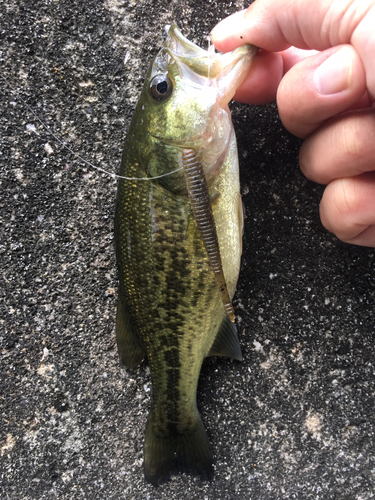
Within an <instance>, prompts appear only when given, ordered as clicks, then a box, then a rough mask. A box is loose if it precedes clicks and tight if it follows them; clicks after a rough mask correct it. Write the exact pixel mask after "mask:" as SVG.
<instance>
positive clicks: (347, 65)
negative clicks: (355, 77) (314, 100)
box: [314, 47, 353, 95]
mask: <svg viewBox="0 0 375 500" xmlns="http://www.w3.org/2000/svg"><path fill="white" fill-rule="evenodd" d="M352 70H353V55H352V50H351V49H350V48H349V47H342V48H341V49H339V50H338V51H337V52H335V53H334V54H332V55H331V56H330V57H329V58H328V59H326V60H325V61H324V62H323V63H322V64H321V65H320V66H318V68H317V69H316V70H315V73H314V83H315V87H316V89H317V91H318V92H319V94H322V95H330V94H337V93H338V92H342V91H343V90H346V89H348V88H349V87H350V86H351V82H352Z"/></svg>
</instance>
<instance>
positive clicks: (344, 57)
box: [277, 45, 366, 138]
mask: <svg viewBox="0 0 375 500" xmlns="http://www.w3.org/2000/svg"><path fill="white" fill-rule="evenodd" d="M365 90H366V80H365V73H364V68H363V65H362V62H361V59H360V58H359V56H358V54H357V52H356V50H355V49H354V48H353V47H352V46H351V45H342V46H339V47H333V48H330V49H328V50H325V51H324V52H319V53H317V54H316V55H313V56H311V57H308V58H307V59H304V60H303V61H300V62H299V63H297V64H296V65H295V66H293V67H292V68H291V69H290V70H289V71H288V72H287V73H286V75H285V76H284V78H283V79H282V81H281V83H280V86H279V88H278V92H277V104H278V108H279V113H280V118H281V120H282V122H283V124H284V126H285V127H286V128H287V129H288V130H289V131H290V132H292V133H293V134H295V135H297V136H298V137H302V138H304V137H307V136H308V135H309V134H310V133H311V132H313V131H314V130H316V129H317V128H318V127H320V126H321V125H322V123H324V122H325V121H326V120H328V119H329V118H331V117H332V116H335V115H337V114H338V113H342V112H343V111H346V110H347V109H348V108H349V107H350V106H351V105H353V104H354V103H355V102H356V101H358V100H359V99H360V98H361V97H362V95H363V94H364V92H365Z"/></svg>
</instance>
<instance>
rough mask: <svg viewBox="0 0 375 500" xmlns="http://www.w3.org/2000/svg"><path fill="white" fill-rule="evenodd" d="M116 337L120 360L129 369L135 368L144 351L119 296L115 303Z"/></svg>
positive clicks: (140, 360) (142, 357) (143, 355)
mask: <svg viewBox="0 0 375 500" xmlns="http://www.w3.org/2000/svg"><path fill="white" fill-rule="evenodd" d="M116 338H117V348H118V353H119V357H120V362H121V364H123V365H124V366H125V367H126V368H128V369H129V370H135V368H137V366H138V365H140V364H141V362H142V361H143V359H144V357H145V352H144V350H143V348H142V347H141V345H140V342H139V341H138V340H137V338H136V335H135V334H134V332H133V331H132V327H131V324H130V322H129V318H128V315H127V314H126V313H125V310H124V306H123V303H122V301H121V298H119V300H118V303H117V317H116Z"/></svg>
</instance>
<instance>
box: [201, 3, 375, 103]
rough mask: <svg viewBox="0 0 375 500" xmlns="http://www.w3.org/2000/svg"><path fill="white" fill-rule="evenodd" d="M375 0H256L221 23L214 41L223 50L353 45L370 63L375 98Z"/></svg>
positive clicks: (370, 85)
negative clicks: (247, 46) (249, 44)
mask: <svg viewBox="0 0 375 500" xmlns="http://www.w3.org/2000/svg"><path fill="white" fill-rule="evenodd" d="M374 26H375V0H361V1H360V2H358V1H356V0H347V1H345V2H340V1H335V2H332V0H316V1H314V2H307V1H306V2H301V1H300V0H257V1H256V2H254V3H253V4H252V5H250V7H249V8H248V9H247V10H246V11H241V12H238V13H236V14H235V15H234V16H231V17H229V18H227V19H224V21H222V22H221V23H219V24H218V25H217V26H216V27H215V28H214V29H213V31H212V33H211V36H212V41H213V43H214V44H215V46H216V47H217V48H218V49H219V50H222V51H224V52H226V51H229V50H233V49H234V48H236V47H239V46H241V45H243V44H244V43H251V44H254V45H256V46H258V47H260V48H262V49H265V50H268V51H281V50H285V49H286V48H288V47H290V46H292V45H293V46H295V47H298V48H301V49H315V50H320V51H321V50H325V49H327V48H329V47H333V46H336V45H343V44H353V46H354V47H355V48H356V49H357V51H358V53H359V55H360V57H361V59H362V61H363V64H364V66H365V68H366V75H367V86H368V89H369V91H370V94H371V95H372V97H373V98H375V65H374V64H373V54H374V52H375V32H374V28H373V27H374Z"/></svg>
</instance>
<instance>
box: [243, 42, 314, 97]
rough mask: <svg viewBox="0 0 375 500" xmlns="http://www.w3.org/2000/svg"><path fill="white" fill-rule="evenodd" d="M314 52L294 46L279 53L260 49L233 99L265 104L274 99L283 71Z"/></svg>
mask: <svg viewBox="0 0 375 500" xmlns="http://www.w3.org/2000/svg"><path fill="white" fill-rule="evenodd" d="M316 53H317V52H316V51H315V50H300V49H296V48H295V47H291V48H290V49H287V50H284V51H283V52H281V53H278V52H268V51H266V50H261V51H260V52H259V53H258V54H257V56H256V58H255V59H254V61H253V64H252V66H251V70H250V73H249V74H248V76H247V77H246V79H245V80H244V82H243V83H242V84H241V86H240V87H239V88H238V89H237V92H236V95H235V96H234V98H233V99H234V100H236V101H238V102H244V103H247V104H266V103H268V102H273V101H275V100H276V92H277V88H278V86H279V83H280V81H281V79H282V77H283V75H284V73H286V72H287V71H289V69H290V68H291V67H292V66H293V65H294V64H296V63H297V62H298V61H301V60H303V59H306V58H307V57H309V56H311V55H312V54H316Z"/></svg>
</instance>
